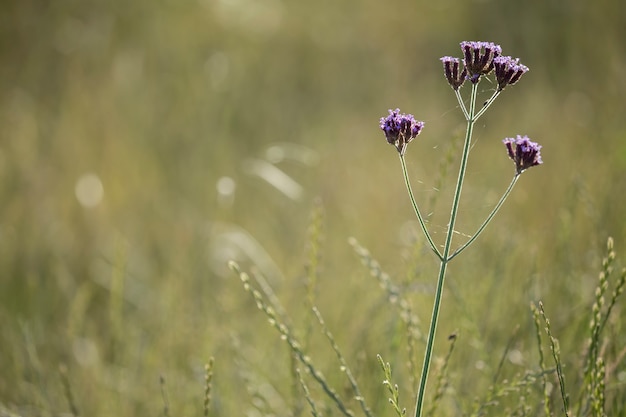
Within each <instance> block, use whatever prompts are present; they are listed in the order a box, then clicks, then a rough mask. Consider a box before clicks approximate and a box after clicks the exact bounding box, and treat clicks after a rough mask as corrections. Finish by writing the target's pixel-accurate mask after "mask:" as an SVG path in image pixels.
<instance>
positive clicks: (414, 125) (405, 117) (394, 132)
mask: <svg viewBox="0 0 626 417" xmlns="http://www.w3.org/2000/svg"><path fill="white" fill-rule="evenodd" d="M423 127H424V122H418V121H416V120H415V117H413V115H412V114H403V113H400V109H395V110H391V109H390V110H389V116H387V117H381V118H380V128H381V130H382V131H383V132H385V137H386V138H387V142H388V143H389V144H391V145H394V146H395V147H396V149H397V150H398V152H400V155H404V152H405V151H406V147H407V145H408V144H409V142H410V141H412V140H413V139H415V137H417V135H419V134H420V132H421V131H422V128H423Z"/></svg>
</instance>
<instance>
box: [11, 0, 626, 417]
mask: <svg viewBox="0 0 626 417" xmlns="http://www.w3.org/2000/svg"><path fill="white" fill-rule="evenodd" d="M625 8H626V6H624V4H623V3H622V2H617V1H612V0H600V1H596V2H593V3H590V2H586V1H582V0H574V1H569V2H563V1H556V0H551V1H543V0H541V1H540V0H531V1H528V2H513V1H502V2H495V1H488V0H486V1H470V2H454V1H452V0H442V1H437V2H421V1H416V2H409V1H394V2H391V3H385V2H376V1H369V0H367V1H362V2H357V1H352V0H346V1H341V2H334V1H320V2H312V3H306V2H297V1H289V0H283V1H281V0H254V1H253V0H219V1H218V0H198V1H174V0H169V1H168V0H161V1H142V0H135V1H133V2H122V1H117V0H113V1H106V2H105V1H96V0H94V1H83V2H80V1H73V0H57V1H55V2H43V1H34V0H32V1H31V0H26V1H6V2H3V3H2V5H0V32H1V33H0V126H1V129H0V271H1V274H2V278H1V279H0V329H1V330H0V346H1V348H0V369H2V372H0V403H2V404H4V406H6V407H9V408H10V409H12V410H14V411H15V412H19V413H20V414H21V415H58V414H60V413H63V412H68V410H69V406H68V404H67V400H66V398H65V395H64V394H63V384H62V383H61V378H60V375H59V365H60V364H65V365H66V366H67V368H68V373H67V375H68V380H69V381H70V384H71V386H72V390H73V393H74V397H75V401H76V403H77V406H78V408H79V409H80V412H81V414H83V415H155V414H158V413H162V412H163V407H164V404H163V400H162V399H161V393H160V392H161V387H160V386H159V376H160V375H162V376H164V378H165V381H166V386H167V391H168V399H169V402H170V403H169V406H170V410H171V412H172V415H191V414H194V413H195V414H198V413H200V412H201V410H202V395H203V387H202V384H203V382H202V381H203V378H204V375H203V370H202V366H203V364H204V363H206V361H208V358H209V357H210V356H215V358H216V364H215V369H214V373H215V376H214V384H215V386H214V391H213V404H212V410H213V413H214V415H234V414H235V413H238V414H241V413H242V412H243V413H246V414H250V415H258V414H255V413H254V412H252V411H250V410H252V409H254V408H255V407H256V409H257V412H259V413H261V414H263V413H262V412H261V411H259V410H261V409H262V407H261V406H259V405H258V401H257V402H255V401H254V400H255V398H256V399H257V400H258V398H265V399H268V398H269V399H271V400H272V401H273V403H272V404H271V406H272V407H273V408H275V409H277V410H279V411H278V414H281V410H282V412H283V413H286V411H285V410H289V409H290V408H289V407H290V405H289V404H288V403H284V402H281V401H280V398H282V397H285V398H289V396H288V394H289V392H290V391H289V389H290V387H289V386H288V384H287V383H286V382H284V381H288V380H289V366H288V364H289V354H288V352H287V351H286V348H285V346H284V343H282V342H281V341H280V340H279V338H278V336H277V335H276V334H275V332H274V331H273V330H272V329H271V328H270V326H268V325H267V323H265V321H266V319H265V318H264V317H263V316H262V314H261V313H260V312H258V311H257V310H256V308H255V306H254V304H253V303H252V302H251V301H250V300H249V299H248V296H247V295H246V294H245V293H244V291H243V290H242V289H241V284H240V283H239V282H238V280H237V279H236V277H234V276H233V274H232V273H231V272H229V271H228V270H227V268H226V262H227V261H228V260H229V259H236V260H238V261H239V262H240V263H241V264H242V265H243V266H244V267H246V268H249V267H250V266H251V265H256V268H258V270H259V271H260V272H262V273H263V274H265V275H266V276H267V278H268V280H269V282H270V283H271V285H272V286H273V288H274V290H275V291H276V293H277V295H278V296H279V298H280V299H281V301H282V302H283V303H284V305H285V308H286V309H287V310H288V311H289V313H290V314H291V315H292V317H293V320H294V323H295V324H296V325H297V324H298V323H302V322H303V321H304V320H306V317H307V314H308V313H307V312H306V311H305V309H303V308H302V307H303V304H302V302H303V300H304V298H305V297H306V290H305V288H304V283H303V277H304V275H305V270H304V267H303V264H304V262H305V247H306V241H307V235H306V229H307V225H308V223H309V217H310V212H311V210H312V207H313V206H314V203H313V202H314V200H315V199H316V198H318V197H319V198H321V201H322V202H323V206H324V212H325V223H324V227H323V229H324V245H323V257H322V259H323V260H322V270H321V274H320V277H319V282H318V285H319V286H318V290H317V304H318V306H319V308H320V310H321V311H322V313H323V314H324V315H325V317H326V321H327V322H328V325H329V328H330V329H331V330H332V331H333V332H334V334H335V336H336V338H337V340H338V343H339V345H340V346H342V348H344V349H345V351H344V354H345V355H346V357H348V358H349V359H350V360H351V361H352V363H351V365H352V366H353V367H354V368H355V369H356V370H357V371H356V372H355V373H356V374H357V378H359V381H360V382H361V383H362V384H363V386H364V388H363V390H364V392H365V393H367V398H368V400H369V401H370V402H371V403H372V404H374V409H375V411H376V414H382V413H383V412H384V413H389V412H390V411H391V410H390V409H389V408H388V405H387V402H386V393H385V392H384V389H383V387H382V386H381V385H380V381H381V380H382V378H383V377H382V374H381V372H380V371H379V370H378V366H377V363H376V361H375V354H376V353H382V354H383V356H384V357H385V359H386V360H389V361H391V362H392V365H394V371H396V373H397V375H398V378H399V379H400V380H403V378H404V381H406V380H407V379H406V371H404V370H403V367H404V364H405V362H406V352H405V348H404V347H403V343H404V342H402V336H401V334H402V325H401V324H400V322H399V318H398V314H397V311H396V310H395V309H394V308H392V307H391V306H390V305H389V304H388V303H386V301H385V295H384V294H383V293H382V291H380V290H379V289H378V287H377V284H376V282H375V280H374V279H373V278H371V277H370V276H369V273H368V271H367V270H366V269H365V268H363V267H362V266H361V265H360V264H359V260H358V258H357V256H356V255H355V254H354V253H353V251H352V249H351V248H350V246H349V245H348V244H347V239H348V237H350V236H354V237H356V238H357V239H358V240H359V242H361V244H363V245H365V246H366V247H368V248H369V249H370V250H371V252H372V254H373V256H375V257H376V258H377V259H379V261H380V262H381V264H382V265H383V268H384V269H385V270H387V271H388V272H389V273H390V274H391V276H392V277H393V279H394V280H395V281H397V282H398V283H404V284H406V291H407V294H408V297H409V298H411V299H413V300H414V302H415V305H416V306H417V307H416V314H418V315H419V316H420V318H421V320H422V322H423V327H424V328H426V326H427V323H428V318H429V314H430V308H431V302H432V290H433V288H432V287H433V286H434V283H435V272H436V266H437V265H436V263H435V261H434V258H433V257H432V256H430V254H428V253H421V252H419V251H418V256H417V257H415V255H414V253H415V252H416V251H415V250H414V248H413V246H414V245H413V240H412V239H413V237H414V235H415V234H414V232H415V231H416V230H417V229H416V227H415V223H414V221H413V214H412V212H411V207H410V203H409V201H408V197H407V196H406V192H405V189H404V183H403V181H402V176H401V171H400V165H399V163H398V160H397V155H396V151H395V150H394V148H393V147H391V146H388V145H387V144H386V143H385V141H384V138H383V135H382V133H381V132H380V131H379V130H378V119H379V118H380V117H382V116H385V115H386V112H387V109H388V108H395V107H400V108H401V109H402V110H403V111H404V112H409V113H413V114H415V116H416V117H417V118H418V119H421V120H424V121H425V122H426V128H425V130H424V132H423V134H422V135H421V136H420V138H419V139H418V140H417V141H415V142H414V143H412V144H411V146H410V147H409V151H408V157H407V158H408V163H409V170H410V171H411V175H412V181H413V183H414V189H415V191H416V195H417V198H418V200H419V201H420V203H421V204H423V210H426V211H427V212H430V211H433V213H434V214H433V215H432V216H431V225H432V230H433V231H434V233H435V236H434V237H435V239H436V240H437V241H438V242H442V241H443V235H444V232H445V223H446V222H447V214H448V212H449V208H448V204H449V197H450V196H451V194H452V187H453V182H454V180H455V176H456V170H457V162H458V161H454V163H453V164H452V165H451V166H449V167H448V170H447V174H442V165H441V163H440V161H441V160H442V159H444V158H445V157H446V156H447V155H448V154H449V153H450V149H451V147H452V148H454V146H455V145H454V144H455V143H458V142H459V141H460V140H461V138H462V134H463V129H464V123H463V120H462V116H461V114H460V112H459V111H458V109H456V108H455V105H456V101H455V99H454V95H453V94H452V92H451V90H450V87H449V86H448V85H447V83H446V82H445V79H444V77H443V75H442V68H441V63H440V62H439V60H438V59H439V57H441V56H443V55H454V56H459V55H460V50H459V46H458V44H459V42H460V41H462V40H485V41H493V42H496V43H499V44H501V45H502V47H503V51H504V53H505V54H510V55H513V56H515V57H520V58H521V60H522V62H523V63H524V64H526V65H527V66H528V67H530V72H529V73H528V74H527V75H525V76H524V78H523V79H522V81H521V82H520V83H519V84H517V85H515V86H513V87H511V88H510V89H507V91H505V93H504V94H503V95H501V97H500V98H499V99H498V100H497V103H496V104H495V105H494V106H493V107H492V108H491V109H490V111H489V112H487V114H486V116H485V117H483V118H482V119H481V120H480V124H479V125H478V126H477V128H476V131H475V145H474V149H473V151H472V155H471V158H470V162H469V168H468V169H469V170H468V178H467V183H466V184H467V185H466V188H464V198H463V200H462V203H461V204H462V205H461V217H460V220H459V223H457V225H458V231H459V232H460V233H462V234H471V233H472V232H473V231H474V230H475V228H476V227H477V226H478V225H479V224H480V223H481V221H482V220H483V218H484V216H486V215H487V214H488V213H489V211H490V209H491V207H492V206H493V204H495V202H496V201H497V200H498V198H499V196H500V193H501V192H502V191H503V190H504V189H505V188H506V186H507V184H508V182H509V180H510V178H511V177H510V175H511V176H512V174H513V165H512V163H511V161H509V160H508V159H507V158H506V154H505V151H504V147H503V146H502V144H501V142H500V141H501V139H502V138H504V137H510V136H514V135H516V134H527V135H529V136H530V137H531V138H532V139H533V140H535V141H537V142H539V143H540V144H542V145H543V149H542V154H543V159H544V165H543V166H541V167H538V168H534V169H532V170H530V171H529V172H528V173H525V174H524V176H523V177H522V178H521V180H520V182H519V183H518V186H517V187H516V189H515V190H514V192H513V194H512V196H511V198H510V199H509V200H508V201H507V203H506V204H505V206H504V208H503V209H502V210H501V212H500V213H499V215H498V216H497V217H496V219H495V220H494V222H492V224H491V225H490V226H489V228H488V229H487V231H486V233H485V234H484V235H483V236H482V237H481V239H480V240H479V241H478V243H477V244H476V245H474V246H473V247H471V248H470V249H469V250H468V251H467V252H465V255H464V256H462V257H459V258H458V260H457V261H455V262H454V263H453V265H452V266H451V269H450V274H449V279H448V281H447V284H448V285H449V291H448V292H447V294H446V295H445V301H444V305H443V313H442V314H443V316H442V318H441V324H440V337H441V339H442V340H441V344H442V347H441V348H440V349H439V354H441V355H443V353H444V352H445V335H446V334H447V333H451V332H453V331H455V330H458V331H459V334H460V339H459V342H457V351H456V353H455V356H454V358H453V362H452V363H451V365H450V368H451V372H452V373H453V381H454V385H453V386H454V389H455V390H456V393H455V394H454V395H453V396H452V397H453V398H454V400H452V401H450V404H449V405H448V408H449V409H450V410H457V409H458V408H461V409H466V406H467V404H471V402H472V401H473V399H474V397H476V396H480V395H481V389H483V390H484V389H485V388H486V387H487V386H488V385H489V383H490V381H491V377H492V374H493V372H494V370H493V369H494V367H496V366H497V364H498V361H499V355H501V354H502V352H503V350H504V346H505V345H506V344H507V341H508V340H509V339H510V338H511V337H512V334H513V333H512V329H513V328H514V327H515V326H516V325H520V326H521V331H520V332H519V333H518V334H517V336H516V349H517V350H518V351H519V352H523V355H522V357H521V358H518V359H519V360H518V362H519V363H511V364H509V366H510V367H511V368H512V370H511V371H510V372H511V373H515V372H518V371H519V369H521V368H520V366H521V364H522V363H523V365H524V366H527V367H533V366H535V365H534V364H535V363H536V353H534V354H533V353H532V352H535V351H536V349H534V345H533V343H534V336H533V330H532V322H531V317H530V312H529V309H528V303H529V302H530V301H531V300H538V299H542V300H543V301H544V303H545V304H546V309H547V311H548V314H549V315H551V317H552V319H553V331H554V332H555V334H556V335H557V336H559V337H561V338H562V350H563V352H564V355H565V356H566V359H567V358H569V359H571V367H570V368H569V369H566V372H570V373H571V374H572V376H571V377H570V380H571V381H572V382H573V381H574V380H575V377H574V376H573V375H574V372H575V367H576V366H577V365H579V364H578V362H576V361H577V360H579V358H580V354H581V351H582V348H583V345H584V338H585V337H586V327H587V322H588V319H587V318H586V317H587V314H588V312H589V307H590V305H591V303H592V300H593V289H594V288H595V285H596V277H597V272H598V271H599V268H600V259H601V257H602V256H603V253H604V246H605V242H606V238H607V236H609V235H612V236H613V237H614V238H615V245H616V249H617V252H618V257H619V256H620V255H622V256H623V254H624V249H623V248H624V247H625V246H626V239H625V232H626V228H625V222H624V218H623V206H624V195H625V191H626V180H625V178H626V177H625V175H624V172H625V168H626V141H625V138H626V119H625V118H624V114H626V111H625V110H626V105H625V101H624V97H625V95H626V78H625V77H624V75H623V73H624V66H625V64H626V58H625V53H626V48H625V47H624V42H623V40H624V39H625V38H626V28H625V27H624V25H623V22H624V21H626V10H625ZM483 87H484V88H485V94H488V91H487V90H488V89H489V88H490V86H489V85H488V84H487V83H484V84H483ZM456 146H459V145H456ZM434 187H437V188H438V189H437V190H434ZM431 201H436V204H435V205H434V206H433V207H427V206H428V205H429V204H430V203H429V202H431ZM461 239H462V237H459V239H458V242H459V243H460V242H461V241H462V240H461ZM407 271H409V272H407ZM354 300H359V302H358V303H355V302H354ZM615 317H616V318H617V320H615V322H613V323H612V327H611V331H612V336H613V338H614V339H615V340H613V343H615V346H618V347H619V346H623V345H624V342H625V336H624V332H623V329H622V327H621V319H623V318H624V313H623V309H621V308H618V309H617V311H616V313H615ZM574 319H575V320H577V321H575V320H574ZM574 323H578V324H576V325H575V324H574ZM318 344H319V350H316V351H315V355H313V356H314V359H315V360H317V363H318V365H319V366H320V368H321V369H322V370H324V371H325V372H327V373H328V374H329V375H330V378H331V379H332V380H333V381H336V382H337V381H341V382H337V384H338V385H340V386H341V385H342V384H344V382H342V381H343V380H342V379H341V375H340V373H339V371H338V369H337V365H336V364H335V363H334V360H333V356H332V351H330V350H328V348H327V346H326V345H325V344H324V342H323V340H322V341H321V342H318ZM518 368H519V369H518ZM620 370H621V371H620ZM281 381H282V382H281ZM624 381H626V371H624V367H623V366H622V365H620V367H619V368H618V370H617V371H616V372H615V374H614V375H613V380H612V384H613V385H611V389H615V390H619V389H621V388H620V387H621V385H623V383H624ZM401 385H402V384H401ZM401 388H402V389H403V390H404V391H403V392H404V394H403V395H404V397H403V398H404V399H405V401H406V404H405V406H406V407H408V408H409V409H411V407H412V401H413V399H412V398H411V396H412V395H413V394H412V393H413V390H412V389H411V387H410V386H408V384H407V383H406V382H405V383H404V385H403V386H401ZM255 390H258V392H257V393H255ZM274 390H275V391H276V392H278V393H280V394H281V395H278V394H276V393H275V392H274ZM272 401H270V402H272ZM253 404H254V405H253Z"/></svg>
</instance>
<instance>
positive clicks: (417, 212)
mask: <svg viewBox="0 0 626 417" xmlns="http://www.w3.org/2000/svg"><path fill="white" fill-rule="evenodd" d="M400 163H401V164H402V174H403V175H404V183H405V184H406V189H407V191H408V193H409V199H410V200H411V205H412V206H413V211H415V215H416V216H417V220H418V221H419V224H420V226H421V228H422V232H424V236H426V240H427V241H428V244H429V245H430V248H431V249H432V250H433V252H435V255H437V257H438V258H439V259H440V260H443V257H442V256H441V252H439V249H437V246H436V245H435V242H434V241H433V238H432V237H431V236H430V233H429V232H428V228H427V227H426V222H425V221H424V218H423V217H422V213H421V212H420V209H419V208H418V207H417V202H416V201H415V196H414V195H413V189H412V188H411V181H409V173H408V171H407V169H406V161H405V160H404V154H402V153H401V154H400Z"/></svg>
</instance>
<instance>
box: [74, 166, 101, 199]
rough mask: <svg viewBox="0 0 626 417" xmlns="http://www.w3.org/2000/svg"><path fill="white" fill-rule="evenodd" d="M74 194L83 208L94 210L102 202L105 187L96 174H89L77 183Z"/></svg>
mask: <svg viewBox="0 0 626 417" xmlns="http://www.w3.org/2000/svg"><path fill="white" fill-rule="evenodd" d="M74 192H75V194H76V199H77V200H78V202H79V203H80V204H81V205H82V206H83V207H87V208H92V207H95V206H97V205H98V204H100V202H101V201H102V197H103V196H104V187H103V186H102V181H100V178H99V177H98V176H97V175H96V174H92V173H88V174H84V175H82V176H81V177H80V178H79V179H78V181H76V187H75V189H74Z"/></svg>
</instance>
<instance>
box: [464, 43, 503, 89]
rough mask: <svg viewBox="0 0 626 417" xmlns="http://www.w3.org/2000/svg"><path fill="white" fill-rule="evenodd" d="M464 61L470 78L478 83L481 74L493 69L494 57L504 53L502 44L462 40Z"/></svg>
mask: <svg viewBox="0 0 626 417" xmlns="http://www.w3.org/2000/svg"><path fill="white" fill-rule="evenodd" d="M461 49H462V50H463V56H464V59H463V62H464V64H465V68H467V72H468V79H469V80H470V81H471V82H472V83H474V84H476V83H477V82H478V81H479V80H480V76H481V75H487V74H489V73H490V72H491V70H492V69H493V59H494V58H496V57H498V56H500V55H501V54H502V48H501V47H500V45H496V44H495V43H492V42H476V41H463V42H461Z"/></svg>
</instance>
